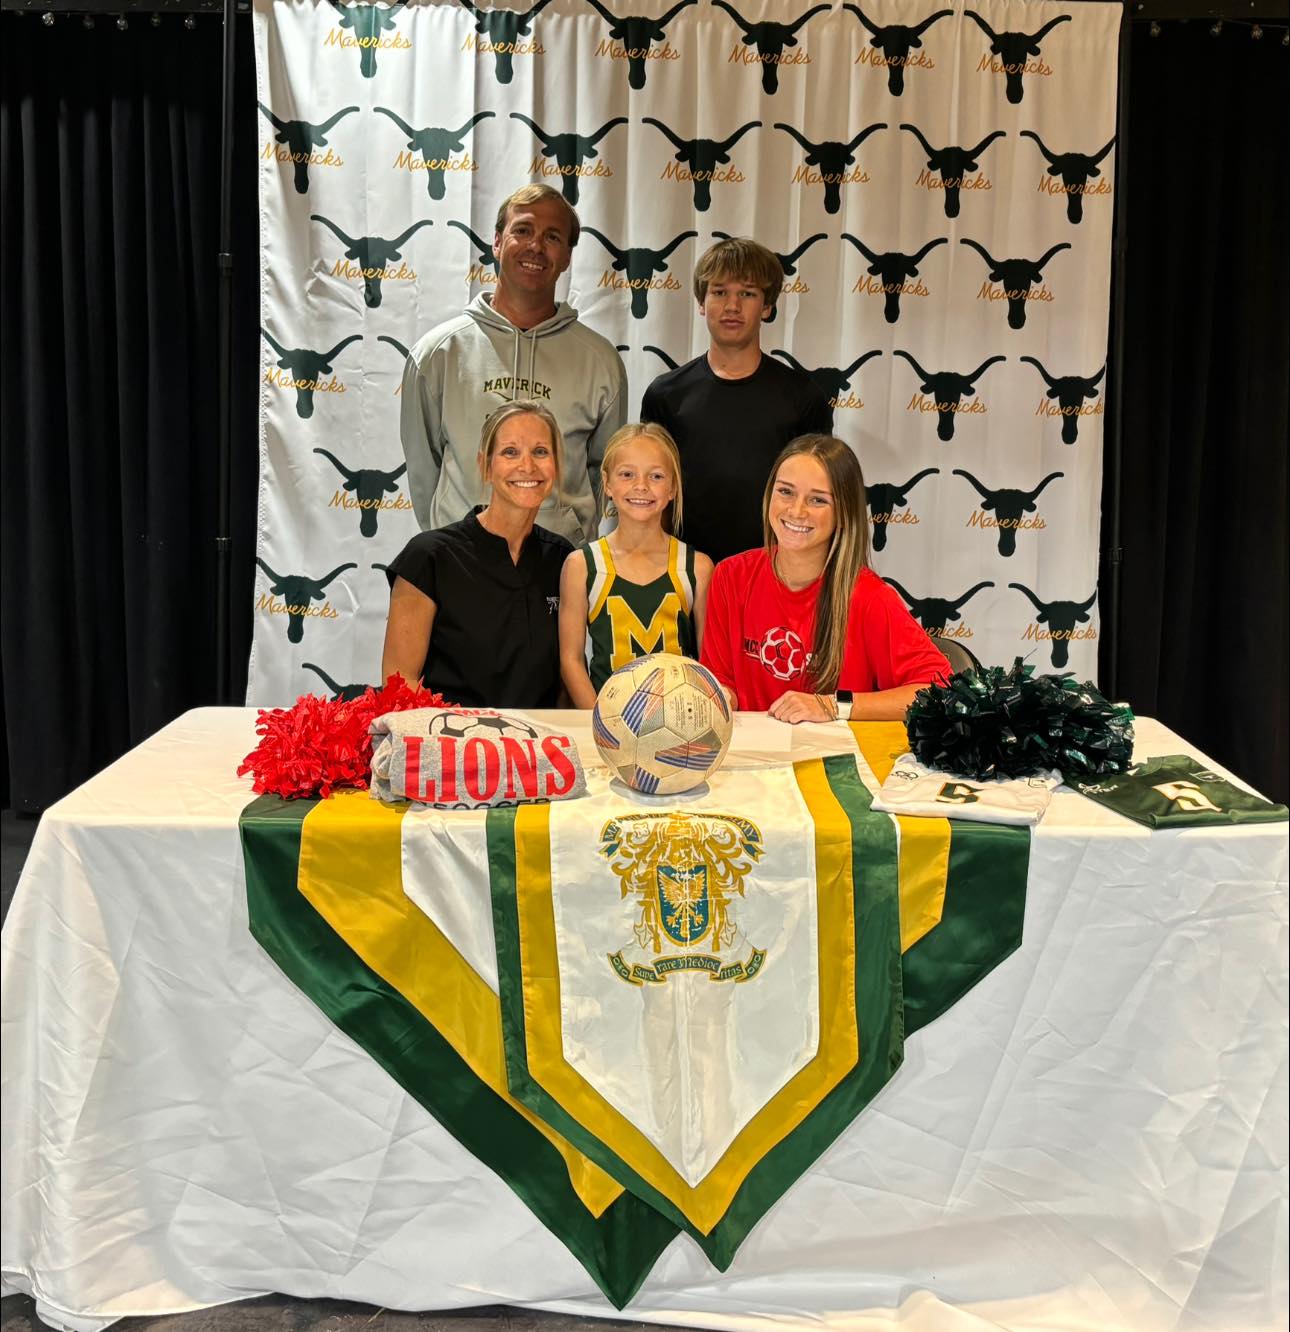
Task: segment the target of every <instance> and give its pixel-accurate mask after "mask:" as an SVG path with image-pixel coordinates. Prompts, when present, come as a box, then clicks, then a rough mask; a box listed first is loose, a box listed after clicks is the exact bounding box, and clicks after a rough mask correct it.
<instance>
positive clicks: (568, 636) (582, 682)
mask: <svg viewBox="0 0 1290 1332" xmlns="http://www.w3.org/2000/svg"><path fill="white" fill-rule="evenodd" d="M587 610H588V606H587V561H586V558H585V557H584V555H583V553H582V552H581V551H580V550H575V551H574V552H573V553H572V554H571V555H569V556H568V557H567V558H566V559H565V562H564V568H563V569H561V570H560V678H561V680H563V681H564V687H565V690H566V692H567V693H568V695H569V699H570V701H571V702H572V703H573V706H574V707H575V708H590V707H594V706H595V703H596V690H595V687H594V686H593V685H592V683H591V676H589V675H588V674H587V659H586V645H587Z"/></svg>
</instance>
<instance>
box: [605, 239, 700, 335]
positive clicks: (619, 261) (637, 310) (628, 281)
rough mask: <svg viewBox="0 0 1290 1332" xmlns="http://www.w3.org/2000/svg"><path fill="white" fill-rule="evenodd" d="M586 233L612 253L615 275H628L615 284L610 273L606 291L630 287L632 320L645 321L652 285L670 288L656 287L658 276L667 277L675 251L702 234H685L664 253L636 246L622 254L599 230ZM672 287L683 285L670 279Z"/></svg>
mask: <svg viewBox="0 0 1290 1332" xmlns="http://www.w3.org/2000/svg"><path fill="white" fill-rule="evenodd" d="M583 231H585V232H586V233H587V234H588V235H591V236H594V237H595V238H596V239H597V240H598V241H599V242H600V243H601V245H603V246H604V247H605V249H606V250H608V251H609V253H610V255H611V256H612V258H613V261H614V262H613V268H614V271H615V272H618V273H625V274H626V278H625V280H622V279H620V281H619V282H614V281H612V280H611V279H610V276H609V274H608V273H606V274H605V275H604V277H602V278H601V280H600V285H601V286H602V287H614V286H619V285H623V286H627V287H629V288H630V289H631V293H632V317H633V318H635V319H644V318H645V315H646V312H647V311H648V309H649V293H650V287H651V285H658V286H662V285H667V284H663V283H656V280H655V277H654V274H655V273H666V272H667V261H668V259H669V257H670V256H671V254H672V251H673V250H675V249H676V247H677V246H678V245H680V244H681V242H682V241H687V240H689V239H690V238H691V237H692V236H697V235H698V234H699V233H698V232H697V231H683V232H681V234H680V235H679V236H677V237H675V238H674V239H673V240H671V241H669V242H668V243H667V244H666V245H665V246H664V247H663V248H662V249H661V250H649V249H646V248H645V247H644V246H633V247H632V248H631V249H627V250H620V249H619V248H618V246H617V245H615V244H614V243H613V241H611V240H610V239H609V237H608V236H606V235H604V233H603V232H599V231H597V230H596V229H595V227H583ZM668 283H670V284H671V286H672V287H673V288H674V289H676V290H679V289H680V283H678V282H677V281H676V279H675V278H672V277H671V276H670V275H669V277H668Z"/></svg>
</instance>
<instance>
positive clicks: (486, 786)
mask: <svg viewBox="0 0 1290 1332" xmlns="http://www.w3.org/2000/svg"><path fill="white" fill-rule="evenodd" d="M480 754H483V756H484V761H483V772H482V773H481V772H480V761H479V756H480ZM461 766H462V780H463V781H464V783H465V786H466V794H467V795H469V796H473V797H474V798H475V799H476V800H491V799H492V798H493V796H494V795H496V794H497V783H498V781H499V780H500V779H501V764H500V763H499V761H498V758H497V750H496V749H494V748H493V746H492V745H490V744H489V743H488V741H487V740H480V739H478V738H476V739H474V740H467V741H466V753H465V759H464V761H463V763H462V765H461Z"/></svg>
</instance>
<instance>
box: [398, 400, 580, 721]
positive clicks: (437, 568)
mask: <svg viewBox="0 0 1290 1332" xmlns="http://www.w3.org/2000/svg"><path fill="white" fill-rule="evenodd" d="M563 454H564V441H563V439H562V438H561V435H560V427H559V426H558V425H557V424H556V420H555V417H554V416H552V415H551V413H550V412H549V411H548V410H547V409H546V408H545V407H543V406H540V405H539V404H538V403H535V402H524V401H518V402H510V403H507V404H506V405H505V406H504V407H499V408H498V409H497V411H495V412H494V413H493V414H492V415H491V416H490V417H489V418H488V420H487V421H486V422H485V423H484V432H483V436H482V438H481V440H480V446H479V472H480V477H481V478H482V480H483V481H484V483H485V484H486V485H487V486H489V487H490V494H489V498H488V504H487V505H486V506H485V507H484V508H477V509H475V510H474V511H473V512H472V513H470V514H469V515H467V517H465V518H463V519H462V520H461V521H460V522H458V523H450V524H449V525H448V526H447V527H440V528H436V529H435V530H434V531H431V532H421V533H419V534H418V535H417V536H414V537H413V538H412V540H411V541H409V542H408V544H407V545H406V546H405V547H404V548H403V552H402V553H401V554H400V555H399V557H398V558H397V559H396V560H395V561H394V563H393V564H391V565H390V567H389V572H388V577H389V580H390V616H389V619H388V620H387V621H386V625H385V649H384V652H383V653H382V656H381V678H382V679H383V680H388V679H389V678H390V676H391V675H394V674H399V675H402V676H404V677H405V678H406V679H408V680H409V681H412V682H413V683H415V682H416V681H417V680H423V681H424V683H425V685H426V687H427V688H428V689H434V690H436V691H438V692H439V693H440V694H442V695H443V696H444V698H445V699H447V700H448V702H450V703H460V704H463V705H465V706H467V707H511V708H525V707H529V708H549V707H554V706H555V705H556V702H557V696H558V695H559V692H560V645H559V608H560V569H561V566H562V565H563V564H564V558H565V556H566V555H567V554H568V553H569V552H570V550H571V549H572V547H571V546H570V545H569V543H568V542H567V541H566V540H565V539H564V538H563V537H562V536H557V535H556V534H555V533H554V532H548V531H547V530H546V529H545V528H542V527H537V526H536V525H535V524H536V522H537V516H538V509H539V508H540V507H541V504H542V501H543V500H544V499H546V497H547V496H548V495H549V494H550V493H551V490H552V488H553V487H555V486H556V485H557V483H558V480H559V477H560V475H561V471H562V468H563V463H564V457H563Z"/></svg>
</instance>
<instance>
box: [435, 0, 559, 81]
mask: <svg viewBox="0 0 1290 1332" xmlns="http://www.w3.org/2000/svg"><path fill="white" fill-rule="evenodd" d="M458 3H459V4H460V5H461V7H462V8H463V9H468V10H469V11H470V12H471V14H473V15H474V18H475V31H476V32H478V33H482V34H483V35H484V36H485V38H486V40H487V42H488V45H489V48H490V49H491V50H492V52H493V56H494V58H495V73H496V74H497V82H498V83H509V82H510V81H511V78H512V76H513V74H514V70H513V68H512V64H511V57H512V56H513V55H515V54H516V47H517V46H518V45H519V39H520V38H521V37H527V36H528V35H529V30H530V28H531V27H532V23H533V16H534V14H537V13H540V12H541V11H542V10H544V9H545V8H546V7H547V5H549V4H550V3H551V0H537V4H535V5H534V6H533V8H532V9H529V10H526V11H525V12H524V13H523V14H519V13H516V11H515V10H513V9H480V8H479V7H478V6H476V5H473V4H471V0H458Z"/></svg>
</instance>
